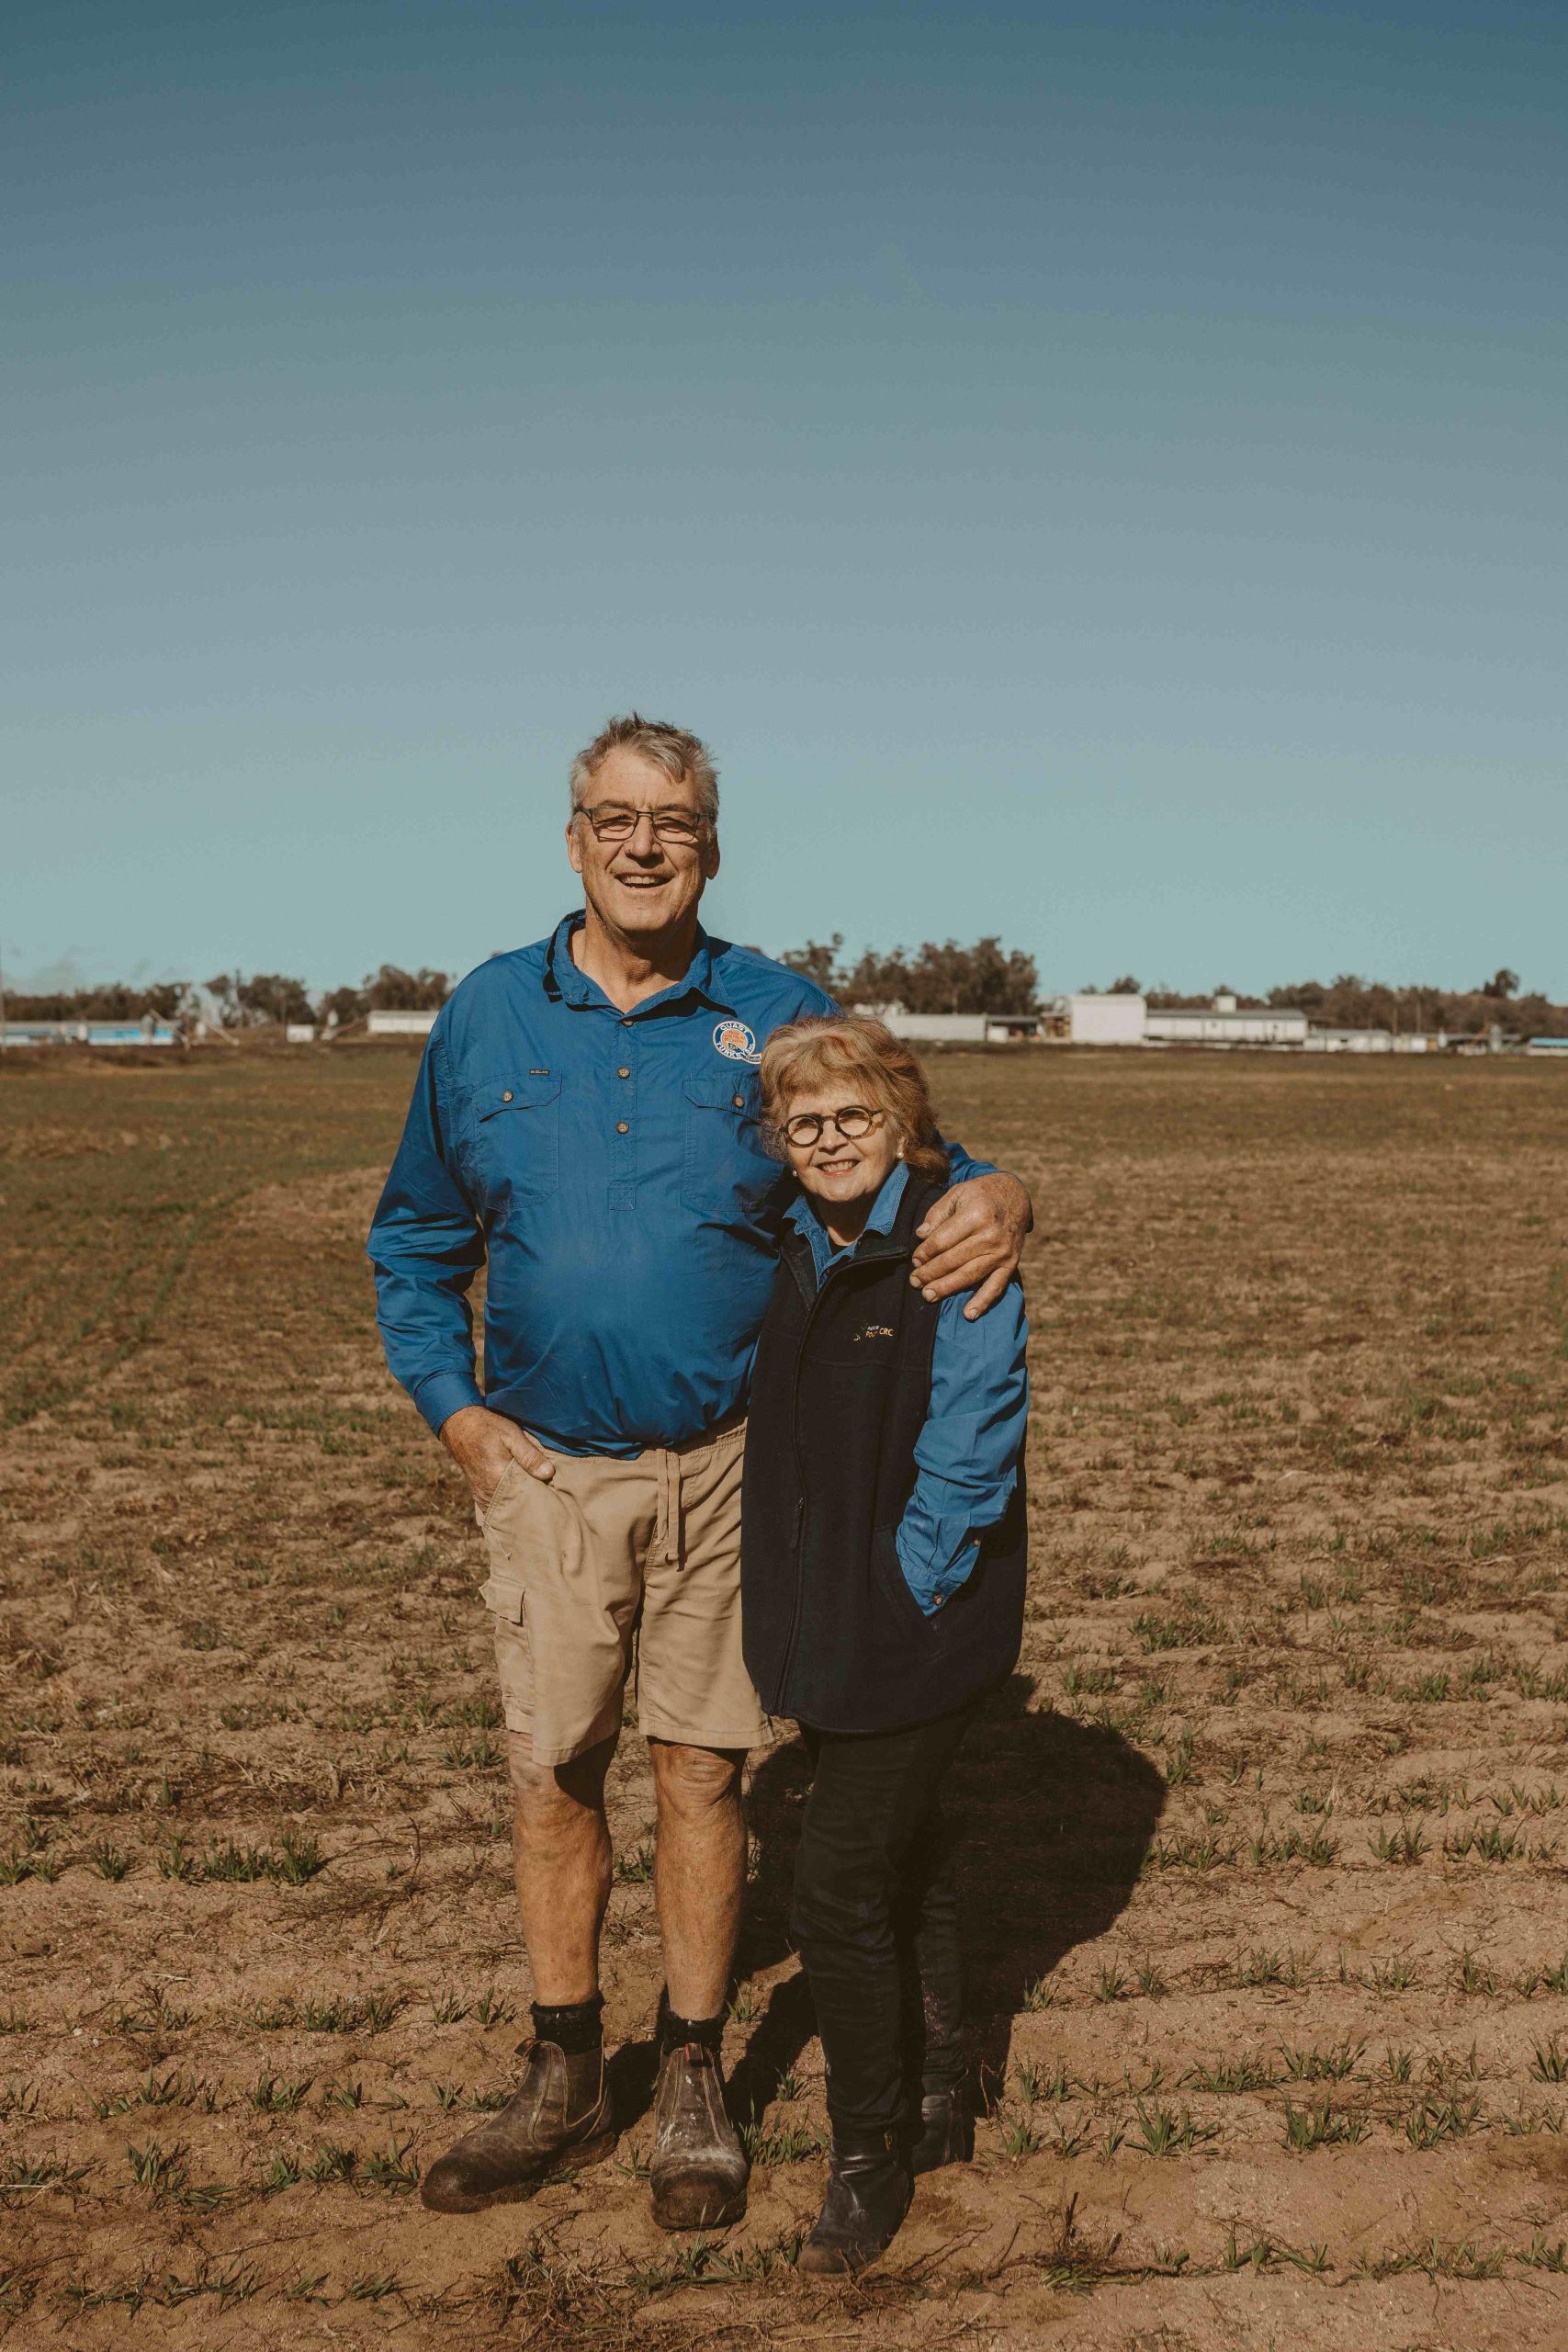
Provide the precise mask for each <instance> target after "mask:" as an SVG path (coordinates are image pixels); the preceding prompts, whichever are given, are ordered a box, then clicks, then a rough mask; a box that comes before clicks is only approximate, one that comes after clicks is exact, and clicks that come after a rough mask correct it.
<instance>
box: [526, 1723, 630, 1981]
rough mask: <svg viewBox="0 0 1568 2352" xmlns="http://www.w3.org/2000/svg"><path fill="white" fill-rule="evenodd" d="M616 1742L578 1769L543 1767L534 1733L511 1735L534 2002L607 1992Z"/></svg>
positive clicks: (584, 1758)
mask: <svg viewBox="0 0 1568 2352" xmlns="http://www.w3.org/2000/svg"><path fill="white" fill-rule="evenodd" d="M614 1754H615V1739H614V1737H613V1736H612V1737H611V1738H609V1739H604V1740H601V1741H600V1742H599V1744H598V1746H597V1747H591V1748H588V1749H587V1750H586V1751H585V1752H584V1754H582V1755H581V1756H577V1757H574V1758H572V1760H571V1762H570V1764H536V1763H535V1762H534V1750H533V1741H532V1738H531V1737H530V1736H529V1734H528V1733H526V1732H517V1731H509V1732H508V1733H507V1735H506V1755H507V1763H508V1766H509V1767H510V1770H511V1775H512V1870H513V1880H514V1882H515V1883H516V1887H517V1905H518V1908H519V1910H520V1911H521V1912H522V1914H523V1940H524V1942H525V1944H526V1945H527V1947H528V1960H529V1964H530V1966H531V1967H532V1970H533V1974H534V1998H535V2000H536V2001H538V2002H539V2003H541V2004H542V2005H545V2006H548V2007H555V2006H556V2005H557V2004H558V2003H562V2002H568V2001H588V2000H592V1997H593V1996H594V1994H595V1993H596V1992H597V1991H598V1990H599V1930H600V1928H602V1927H603V1926H604V1906H605V1905H606V1904H607V1903H608V1902H609V1899H610V1879H611V1871H612V1857H611V1850H610V1830H609V1825H608V1823H607V1822H606V1820H605V1818H604V1775H605V1773H606V1772H607V1771H608V1770H609V1767H610V1758H611V1757H612V1756H614Z"/></svg>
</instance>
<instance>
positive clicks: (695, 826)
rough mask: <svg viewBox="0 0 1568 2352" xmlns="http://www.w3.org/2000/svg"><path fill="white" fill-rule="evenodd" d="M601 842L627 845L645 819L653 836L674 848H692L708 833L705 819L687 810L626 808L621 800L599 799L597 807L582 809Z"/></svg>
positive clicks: (594, 834) (581, 814)
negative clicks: (671, 844)
mask: <svg viewBox="0 0 1568 2352" xmlns="http://www.w3.org/2000/svg"><path fill="white" fill-rule="evenodd" d="M578 814H579V816H581V817H586V818H587V820H588V821H589V823H590V824H591V825H592V828H593V837H594V839H595V840H596V841H601V842H629V841H630V839H631V837H632V835H633V834H634V833H635V832H636V831H637V827H638V826H639V825H640V824H641V822H642V820H643V819H644V818H645V817H646V818H647V819H648V821H649V824H650V825H651V826H652V827H653V831H654V837H655V839H656V840H658V841H659V842H663V843H666V844H670V843H673V845H674V846H675V847H676V848H677V849H694V848H695V847H696V845H697V843H698V842H700V841H701V840H702V838H703V835H704V834H705V832H706V831H707V821H708V820H707V819H706V818H705V817H701V816H698V815H696V814H695V813H694V811H693V810H692V809H628V808H627V807H626V803H625V801H622V800H601V801H600V803H599V805H598V807H597V808H596V809H579V811H578Z"/></svg>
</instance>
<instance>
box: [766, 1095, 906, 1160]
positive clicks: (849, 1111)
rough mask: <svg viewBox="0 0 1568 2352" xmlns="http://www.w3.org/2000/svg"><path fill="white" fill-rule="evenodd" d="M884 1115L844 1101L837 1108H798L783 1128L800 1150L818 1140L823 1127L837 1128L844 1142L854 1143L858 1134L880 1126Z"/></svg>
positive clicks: (858, 1138) (806, 1148)
mask: <svg viewBox="0 0 1568 2352" xmlns="http://www.w3.org/2000/svg"><path fill="white" fill-rule="evenodd" d="M885 1117H886V1113H885V1112H882V1111H868V1110H867V1109H866V1107H865V1105H864V1103H846V1104H845V1105H844V1108H843V1109H842V1110H841V1111H801V1112H799V1113H797V1114H796V1115H795V1117H794V1118H793V1119H786V1120H785V1121H784V1134H785V1135H786V1136H787V1137H788V1138H789V1140H790V1142H791V1143H793V1144H797V1145H798V1146H799V1147H800V1148H801V1149H802V1150H803V1151H804V1150H809V1148H810V1147H811V1146H812V1145H813V1144H814V1143H818V1142H819V1141H820V1140H821V1136H822V1131H823V1129H824V1128H825V1127H837V1129H838V1131H839V1133H840V1135H841V1136H844V1137H845V1138H846V1140H847V1141H848V1142H850V1143H858V1142H859V1141H860V1139H861V1137H862V1136H868V1135H870V1133H871V1131H872V1129H873V1127H877V1126H880V1125H881V1124H882V1122H883V1119H884V1118H885Z"/></svg>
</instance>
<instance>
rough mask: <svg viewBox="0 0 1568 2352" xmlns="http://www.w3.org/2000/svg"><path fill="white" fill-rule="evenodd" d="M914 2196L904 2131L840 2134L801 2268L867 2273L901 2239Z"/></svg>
mask: <svg viewBox="0 0 1568 2352" xmlns="http://www.w3.org/2000/svg"><path fill="white" fill-rule="evenodd" d="M913 2193H914V2181H913V2179H912V2177H911V2176H910V2172H909V2161H908V2155H907V2154H906V2153H905V2146H904V2138H903V2134H902V2133H901V2132H899V2131H874V2132H838V2131H835V2133H834V2134H833V2154H832V2159H831V2162H830V2164H829V2168H828V2193H827V2195H826V2196H825V2197H824V2198H823V2199H822V2211H821V2212H820V2213H819V2214H818V2216H817V2226H816V2228H815V2229H814V2230H813V2231H812V2233H811V2235H810V2236H809V2237H808V2238H807V2241H806V2244H805V2245H803V2246H802V2247H801V2249H800V2259H799V2261H798V2262H797V2264H796V2266H795V2267H796V2268H797V2269H800V2270H807V2271H816V2272H818V2273H821V2272H837V2273H839V2274H840V2276H841V2275H842V2274H843V2273H844V2272H845V2271H848V2272H849V2273H850V2274H851V2275H852V2276H853V2274H854V2272H856V2271H857V2270H863V2269H864V2268H865V2267H866V2265H867V2263H869V2262H874V2261H875V2260H876V2257H877V2256H878V2255H879V2254H884V2253H886V2250H887V2248H888V2247H889V2246H890V2245H892V2243H893V2241H894V2239H895V2238H896V2237H897V2234H898V2227H899V2224H900V2222H902V2221H903V2219H904V2216H905V2214H906V2213H907V2212H908V2210H909V2199H910V2197H911V2196H912V2195H913Z"/></svg>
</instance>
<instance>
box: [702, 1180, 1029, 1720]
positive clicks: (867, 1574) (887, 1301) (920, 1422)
mask: <svg viewBox="0 0 1568 2352" xmlns="http://www.w3.org/2000/svg"><path fill="white" fill-rule="evenodd" d="M941 1190H942V1188H941V1187H940V1186H936V1185H931V1184H926V1183H923V1182H920V1181H919V1180H918V1179H917V1178H914V1177H911V1178H910V1180H909V1182H908V1184H907V1185H906V1186H905V1188H904V1194H903V1198H902V1199H901V1200H900V1202H899V1204H898V1213H897V1217H896V1219H895V1221H894V1225H893V1229H892V1231H891V1232H890V1233H886V1234H880V1233H871V1234H866V1235H864V1236H863V1238H862V1239H861V1241H860V1243H859V1245H858V1246H857V1248H856V1250H855V1251H854V1254H853V1256H852V1258H849V1259H847V1260H845V1261H843V1262H842V1263H840V1265H838V1266H835V1267H834V1268H833V1269H832V1270H831V1272H829V1275H828V1277H827V1279H826V1281H825V1282H824V1283H823V1284H822V1287H821V1289H820V1291H818V1287H817V1279H816V1272H815V1270H814V1268H813V1265H812V1259H811V1246H810V1244H809V1242H808V1241H807V1238H806V1237H805V1235H804V1234H802V1233H798V1232H796V1230H795V1227H794V1225H793V1224H789V1223H786V1224H785V1226H784V1248H783V1253H782V1259H781V1263H780V1266H779V1271H778V1274H777V1277H776V1279H775V1281H774V1284H773V1299H772V1302H771V1304H770V1306H769V1308H768V1314H767V1318H766V1320H765V1322H764V1323H763V1325H762V1333H761V1339H760V1340H759V1341H758V1344H757V1360H756V1364H755V1367H754V1369H753V1371H752V1374H751V1404H750V1417H749V1419H748V1423H747V1431H746V1487H745V1497H744V1505H743V1520H742V1533H741V1548H740V1560H741V1568H740V1583H741V1597H742V1610H741V1623H742V1627H743V1632H744V1640H745V1650H746V1665H747V1668H748V1670H749V1671H750V1676H751V1679H752V1680H753V1681H754V1682H755V1684H756V1686H757V1689H758V1691H759V1692H760V1694H761V1701H762V1704H763V1706H764V1707H765V1708H766V1709H767V1710H768V1713H770V1714H774V1715H791V1716H794V1717H795V1720H796V1721H797V1722H800V1723H806V1724H813V1725H815V1726H816V1728H817V1729H818V1730H820V1731H834V1732H873V1731H894V1730H898V1729H901V1728H903V1727H905V1726H907V1725H908V1724H919V1723H926V1722H929V1721H930V1720H931V1717H932V1716H934V1715H942V1714H946V1713H948V1711H949V1710H950V1709H951V1708H953V1707H957V1706H961V1705H962V1704H963V1703H964V1701H965V1700H966V1699H969V1698H971V1697H973V1696H974V1694H975V1693H976V1691H979V1690H981V1689H983V1688H984V1686H985V1685H986V1684H987V1683H988V1682H991V1681H994V1680H996V1679H998V1677H999V1676H1001V1675H1004V1674H1005V1673H1006V1672H1007V1671H1008V1669H1009V1668H1010V1667H1011V1665H1012V1664H1013V1662H1014V1661H1015V1659H1016V1658H1017V1657H1018V1653H1019V1646H1020V1644H1021V1639H1022V1634H1023V1585H1024V1572H1025V1567H1026V1564H1027V1563H1026V1555H1027V1539H1026V1529H1027V1512H1026V1510H1025V1507H1024V1498H1023V1478H1022V1469H1021V1466H1020V1475H1019V1483H1018V1486H1017V1487H1016V1488H1015V1489H1014V1492H1013V1496H1012V1499H1011V1501H1010V1505H1009V1508H1008V1511H1007V1514H1006V1516H1005V1518H1004V1519H1003V1520H1002V1521H1001V1523H1000V1525H999V1526H997V1527H995V1528H992V1529H990V1530H989V1531H988V1532H987V1534H986V1536H985V1538H984V1539H983V1541H982V1544H981V1548H980V1556H979V1559H978V1561H977V1563H976V1567H975V1571H974V1574H973V1575H972V1576H971V1577H970V1578H969V1580H968V1582H967V1583H966V1584H964V1586H963V1587H962V1588H961V1589H960V1590H959V1591H958V1592H956V1593H955V1594H954V1595H953V1598H952V1599H951V1600H948V1601H947V1602H946V1603H945V1604H944V1605H943V1606H942V1608H941V1609H939V1610H938V1611H936V1612H935V1614H934V1615H932V1616H930V1617H928V1616H927V1615H926V1614H925V1612H924V1611H922V1610H921V1609H920V1607H919V1603H918V1602H917V1601H916V1600H915V1598H914V1596H913V1594H912V1593H911V1592H910V1590H909V1588H908V1585H907V1584H906V1583H905V1581H904V1574H903V1570H902V1569H901V1568H900V1566H899V1565H898V1553H897V1544H896V1543H895V1540H894V1538H895V1534H896V1532H897V1526H898V1521H899V1520H900V1519H901V1518H902V1517H903V1514H904V1506H905V1504H906V1503H907V1502H908V1499H909V1494H910V1490H911V1488H912V1487H913V1486H914V1483H915V1476H916V1465H915V1445H916V1442H917V1441H918V1439H919V1434H920V1430H921V1429H922V1428H923V1427H924V1425H925V1420H926V1416H927V1413H928V1411H929V1410H930V1407H931V1347H932V1343H933V1341H934V1340H935V1337H936V1326H937V1316H938V1313H939V1311H940V1309H939V1308H938V1307H937V1306H928V1304H927V1303H926V1301H925V1300H924V1299H923V1298H922V1297H921V1296H920V1294H919V1291H918V1290H916V1289H915V1288H914V1287H913V1285H912V1284H911V1283H910V1281H909V1259H910V1256H911V1254H912V1253H913V1250H914V1247H915V1227H917V1226H918V1225H919V1222H920V1219H921V1218H922V1217H923V1216H925V1214H926V1211H927V1210H928V1209H929V1208H930V1207H931V1204H932V1202H933V1201H935V1200H937V1199H938V1198H939V1197H940V1195H941Z"/></svg>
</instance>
